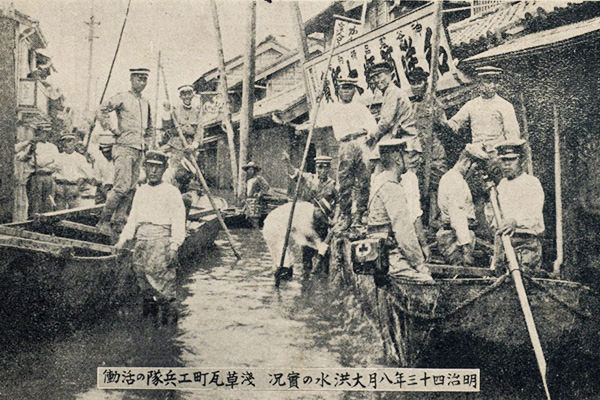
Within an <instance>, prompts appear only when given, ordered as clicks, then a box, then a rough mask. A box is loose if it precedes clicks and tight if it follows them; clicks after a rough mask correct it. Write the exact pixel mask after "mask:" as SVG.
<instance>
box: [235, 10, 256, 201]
mask: <svg viewBox="0 0 600 400" xmlns="http://www.w3.org/2000/svg"><path fill="white" fill-rule="evenodd" d="M247 29H248V30H247V31H246V49H245V57H244V80H243V81H242V110H241V112H240V164H239V173H238V177H239V180H238V198H239V200H240V202H241V201H242V200H243V199H244V198H245V195H246V179H245V172H244V170H243V169H242V167H243V166H244V164H246V162H247V161H248V137H249V135H250V131H252V123H253V122H254V77H255V72H256V70H255V63H254V61H255V60H254V57H255V55H256V48H255V47H256V0H251V1H250V2H248V26H247Z"/></svg>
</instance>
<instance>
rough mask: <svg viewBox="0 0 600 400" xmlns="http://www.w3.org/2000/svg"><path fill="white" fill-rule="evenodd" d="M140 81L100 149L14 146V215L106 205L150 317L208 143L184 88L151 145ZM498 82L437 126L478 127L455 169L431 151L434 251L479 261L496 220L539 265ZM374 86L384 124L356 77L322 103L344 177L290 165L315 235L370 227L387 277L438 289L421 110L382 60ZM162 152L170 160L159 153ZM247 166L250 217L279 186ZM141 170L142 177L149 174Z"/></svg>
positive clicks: (532, 208) (105, 223)
mask: <svg viewBox="0 0 600 400" xmlns="http://www.w3.org/2000/svg"><path fill="white" fill-rule="evenodd" d="M130 73H131V89H130V90H129V91H127V92H122V93H118V94H116V95H114V96H113V97H111V98H110V99H109V100H107V101H106V102H105V103H104V104H102V105H101V108H100V110H99V112H98V120H99V122H100V124H101V126H102V128H103V129H104V131H105V132H106V133H104V134H101V135H100V136H99V140H98V149H97V150H89V149H85V148H82V147H84V146H81V144H80V143H79V146H78V139H77V137H76V136H75V135H73V134H72V133H63V134H62V135H61V136H60V140H59V141H58V144H59V146H58V147H57V146H56V145H55V144H54V143H52V141H51V140H50V138H49V132H50V130H49V127H48V126H44V125H41V126H39V127H38V128H37V129H36V132H35V138H34V139H33V140H28V141H25V142H21V143H19V144H17V146H16V165H17V168H16V174H17V178H18V179H17V186H16V188H15V195H16V197H17V201H16V202H15V204H17V205H18V207H17V208H18V210H15V211H16V213H15V215H16V216H17V218H20V219H26V218H27V216H28V215H33V214H36V213H43V212H46V211H51V210H59V209H66V208H73V207H79V206H83V205H87V204H90V203H89V202H91V204H93V203H94V202H97V203H102V202H104V203H105V204H104V207H103V209H102V212H101V215H100V219H99V222H98V225H97V228H98V231H99V232H101V233H104V234H105V235H107V236H108V237H111V238H113V240H114V242H116V246H117V247H126V246H130V247H131V248H132V249H133V252H134V257H133V259H134V268H135V270H136V272H137V273H138V275H139V277H140V287H141V289H142V291H143V293H144V299H145V300H144V310H145V312H146V313H152V312H154V313H155V314H156V312H157V311H156V310H162V314H163V316H165V315H170V310H172V308H173V306H172V303H173V301H174V299H175V292H174V279H175V278H174V274H175V272H174V270H173V269H172V268H173V267H172V264H173V261H174V258H175V255H176V252H177V249H178V247H179V246H180V245H181V243H182V242H183V240H184V238H185V220H186V212H187V210H189V207H190V204H191V201H192V200H191V197H190V193H191V192H194V190H193V189H191V188H190V185H191V181H192V178H193V176H194V173H195V169H194V165H193V163H190V161H189V160H188V157H190V156H193V155H194V154H195V151H196V150H197V149H198V148H199V147H200V146H201V145H202V142H203V129H202V123H201V113H200V111H199V110H198V109H197V108H196V107H194V106H193V105H192V98H193V95H194V94H193V88H192V87H191V86H188V85H184V86H182V87H180V88H179V92H180V98H181V104H180V105H178V106H176V107H172V106H171V105H166V106H165V115H164V117H163V129H164V130H165V134H164V136H163V138H162V140H161V142H160V143H158V144H157V143H153V141H154V140H155V135H154V128H153V122H152V117H151V115H152V112H151V109H150V103H149V102H148V100H147V99H145V98H144V97H143V96H142V92H143V90H144V89H145V87H146V84H147V79H148V74H149V70H148V69H145V68H137V69H131V70H130ZM501 74H502V71H501V70H500V69H498V68H494V67H482V68H480V69H479V70H478V77H479V79H480V93H481V95H480V96H479V97H477V98H475V99H474V100H471V101H470V102H468V103H466V104H465V105H464V106H463V107H462V108H461V109H460V111H459V112H458V113H457V114H456V115H455V116H453V117H452V118H451V119H449V120H448V119H446V117H445V115H443V113H442V114H441V116H440V117H439V118H438V120H437V121H436V126H437V128H439V129H446V131H447V132H456V131H457V130H458V129H459V128H460V127H462V126H465V125H468V126H470V129H471V137H472V140H471V143H470V144H468V145H467V146H466V147H465V148H464V150H463V151H462V152H461V154H460V156H459V157H458V161H457V162H456V164H455V165H454V166H453V167H452V168H451V169H449V170H446V168H445V160H443V156H444V152H443V148H442V149H441V151H439V152H433V153H434V155H435V157H434V162H433V164H432V166H433V169H436V168H437V170H436V171H434V172H433V173H432V175H436V176H438V177H441V179H439V184H438V182H437V181H435V182H434V183H433V185H432V188H434V190H436V191H437V205H438V206H439V210H440V213H439V214H440V217H439V219H440V221H439V224H438V225H439V228H438V230H437V232H436V234H435V237H436V240H435V242H436V244H437V250H438V252H439V253H440V254H441V255H442V257H443V258H444V261H445V262H446V263H449V264H460V265H472V264H473V262H474V261H473V252H474V248H475V243H476V240H475V239H476V238H475V231H474V228H475V226H476V225H477V224H487V225H488V226H492V227H493V229H495V231H496V232H497V234H508V235H510V236H511V237H512V239H513V245H514V247H515V251H516V253H517V257H518V259H519V261H520V262H521V265H522V266H523V267H524V268H530V269H533V270H540V269H541V266H540V265H541V264H540V263H541V243H540V235H541V234H542V233H543V231H544V222H543V217H542V209H543V201H544V194H543V190H542V187H541V185H540V182H539V181H538V180H537V178H535V177H533V176H531V175H529V174H527V173H526V172H525V171H524V169H523V161H524V154H525V152H524V150H525V145H526V143H525V141H524V140H522V139H521V138H520V132H519V125H518V122H517V119H516V116H515V112H514V109H513V107H512V105H511V104H510V103H509V102H507V101H506V100H504V99H502V98H501V97H500V96H499V95H498V94H497V89H496V86H497V83H498V79H499V77H500V76H501ZM369 79H372V80H373V82H374V83H375V84H376V86H377V88H378V89H379V91H381V93H382V95H383V97H382V98H383V102H382V106H381V111H380V113H379V118H378V120H376V119H375V117H374V116H373V114H372V113H371V112H370V110H369V109H368V108H367V107H366V106H365V105H364V104H362V103H360V102H359V101H356V99H355V98H354V97H355V93H356V92H357V91H360V90H362V88H361V87H360V86H359V85H358V83H357V80H356V79H351V78H347V79H339V80H338V84H339V87H338V90H337V93H338V98H339V102H336V103H332V104H328V105H327V106H326V107H324V109H323V110H322V111H321V113H320V114H319V117H318V118H317V121H316V126H317V127H331V128H332V130H333V135H334V137H335V139H336V140H337V142H338V145H339V151H338V154H337V158H338V168H337V179H335V180H334V179H332V178H331V177H330V176H329V175H330V170H331V162H332V158H331V157H329V156H325V155H320V156H319V157H317V158H316V159H315V162H316V166H317V171H316V174H308V173H301V171H298V170H297V169H295V168H294V167H293V166H292V165H291V163H290V160H289V156H288V155H287V154H285V155H284V158H283V159H284V162H285V163H286V165H287V166H288V170H289V171H288V172H289V173H290V176H291V178H292V179H302V181H303V182H302V186H301V187H302V192H301V193H300V197H301V199H303V200H306V201H308V202H312V203H313V204H314V206H315V210H316V211H315V218H314V224H315V226H314V228H315V230H318V234H319V236H320V237H321V239H323V240H326V239H325V237H326V236H327V234H328V232H330V231H331V232H335V233H338V234H343V233H345V232H348V231H349V230H352V228H353V227H360V226H363V227H366V228H367V232H368V236H370V237H372V238H383V239H385V241H386V243H387V247H388V250H389V255H390V273H393V274H397V275H399V276H402V277H404V278H407V279H416V280H430V279H431V275H430V274H429V271H428V269H427V267H426V266H425V264H426V261H427V260H429V258H430V257H431V253H432V251H431V244H430V243H429V242H428V239H427V235H426V232H425V229H424V228H423V223H422V221H421V217H422V215H423V212H422V197H423V196H422V195H423V194H422V193H420V186H421V185H420V182H422V181H423V169H422V168H421V167H420V164H421V161H422V157H421V156H422V152H423V145H422V143H421V140H422V133H421V132H419V130H418V128H417V115H416V113H415V109H414V106H413V104H412V103H411V101H410V100H409V98H408V96H407V94H406V93H405V92H404V91H403V90H401V89H400V88H399V87H397V86H396V85H395V84H394V83H393V80H392V68H391V67H390V65H388V64H387V63H385V62H384V63H379V64H376V65H374V66H373V68H372V69H371V70H370V75H369ZM112 113H114V114H115V115H116V121H117V125H116V126H115V125H113V123H112V118H111V114H112ZM182 139H184V141H185V142H184V141H182ZM436 140H437V139H435V140H434V143H437V145H438V147H441V145H439V140H437V141H436ZM157 145H158V146H160V148H159V150H162V151H157V150H156V149H155V148H156V147H157ZM59 147H60V151H59ZM165 151H166V152H168V153H170V156H168V155H167V154H165ZM142 167H143V169H142ZM243 169H244V170H245V171H246V175H247V179H248V182H247V183H248V184H247V193H246V195H247V196H246V197H247V199H248V201H247V207H250V208H252V204H253V202H252V200H253V199H255V200H257V201H256V202H255V203H256V204H259V203H260V202H259V201H258V200H259V199H260V198H261V197H263V196H264V195H265V194H266V193H268V192H269V185H268V183H267V182H266V180H265V179H264V178H263V177H262V176H261V175H260V174H259V172H260V167H259V166H258V165H257V164H256V163H255V162H249V163H248V164H247V165H245V166H244V167H243ZM142 170H143V171H144V173H145V177H144V179H140V171H142ZM475 171H479V172H478V174H476V176H478V177H479V178H478V179H473V178H472V175H473V173H474V172H475ZM500 173H501V175H502V176H498V174H500ZM482 177H483V178H482ZM494 179H496V181H494ZM142 182H144V183H143V184H142ZM490 182H493V183H497V191H498V200H499V204H500V207H501V211H502V217H503V218H502V220H501V221H500V222H499V223H498V222H496V221H493V218H490V219H488V220H478V218H477V213H476V209H477V208H478V207H479V208H480V209H481V211H482V212H481V215H484V214H485V213H484V212H483V211H484V209H486V203H487V198H486V196H487V194H486V193H487V191H486V186H485V185H489V184H490ZM92 188H93V189H92ZM182 194H183V195H182ZM334 210H336V211H335V213H334ZM488 214H489V212H488ZM132 241H133V242H134V244H132V245H129V243H131V242H132ZM498 242H499V241H498ZM319 253H322V251H319ZM312 256H314V252H311V251H310V249H305V252H304V254H303V259H304V261H305V264H306V263H307V262H308V260H309V259H311V258H312ZM152 310H154V311H152Z"/></svg>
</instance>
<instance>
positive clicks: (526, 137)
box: [519, 92, 533, 175]
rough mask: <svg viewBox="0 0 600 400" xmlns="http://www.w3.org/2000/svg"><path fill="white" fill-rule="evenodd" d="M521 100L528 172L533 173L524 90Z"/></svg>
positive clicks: (520, 94)
mask: <svg viewBox="0 0 600 400" xmlns="http://www.w3.org/2000/svg"><path fill="white" fill-rule="evenodd" d="M519 100H520V102H521V114H523V139H525V156H526V157H527V173H528V174H529V175H532V174H533V161H532V159H531V146H530V145H529V123H528V122H527V108H526V107H525V97H524V96H523V92H520V93H519Z"/></svg>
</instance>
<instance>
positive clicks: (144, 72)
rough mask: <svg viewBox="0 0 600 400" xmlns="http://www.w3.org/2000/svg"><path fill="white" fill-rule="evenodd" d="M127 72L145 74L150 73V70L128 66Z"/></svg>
mask: <svg viewBox="0 0 600 400" xmlns="http://www.w3.org/2000/svg"><path fill="white" fill-rule="evenodd" d="M129 74H131V75H146V76H148V75H149V74H150V70H149V69H148V68H130V69H129Z"/></svg>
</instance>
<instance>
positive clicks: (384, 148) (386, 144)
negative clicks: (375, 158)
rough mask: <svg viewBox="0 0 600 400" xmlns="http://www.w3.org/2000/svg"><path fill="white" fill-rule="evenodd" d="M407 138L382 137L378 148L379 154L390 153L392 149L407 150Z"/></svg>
mask: <svg viewBox="0 0 600 400" xmlns="http://www.w3.org/2000/svg"><path fill="white" fill-rule="evenodd" d="M407 141H408V140H407V139H406V138H389V139H382V140H381V141H380V142H379V144H378V145H377V148H378V149H379V154H382V153H388V152H392V151H405V150H406V143H407Z"/></svg>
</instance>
